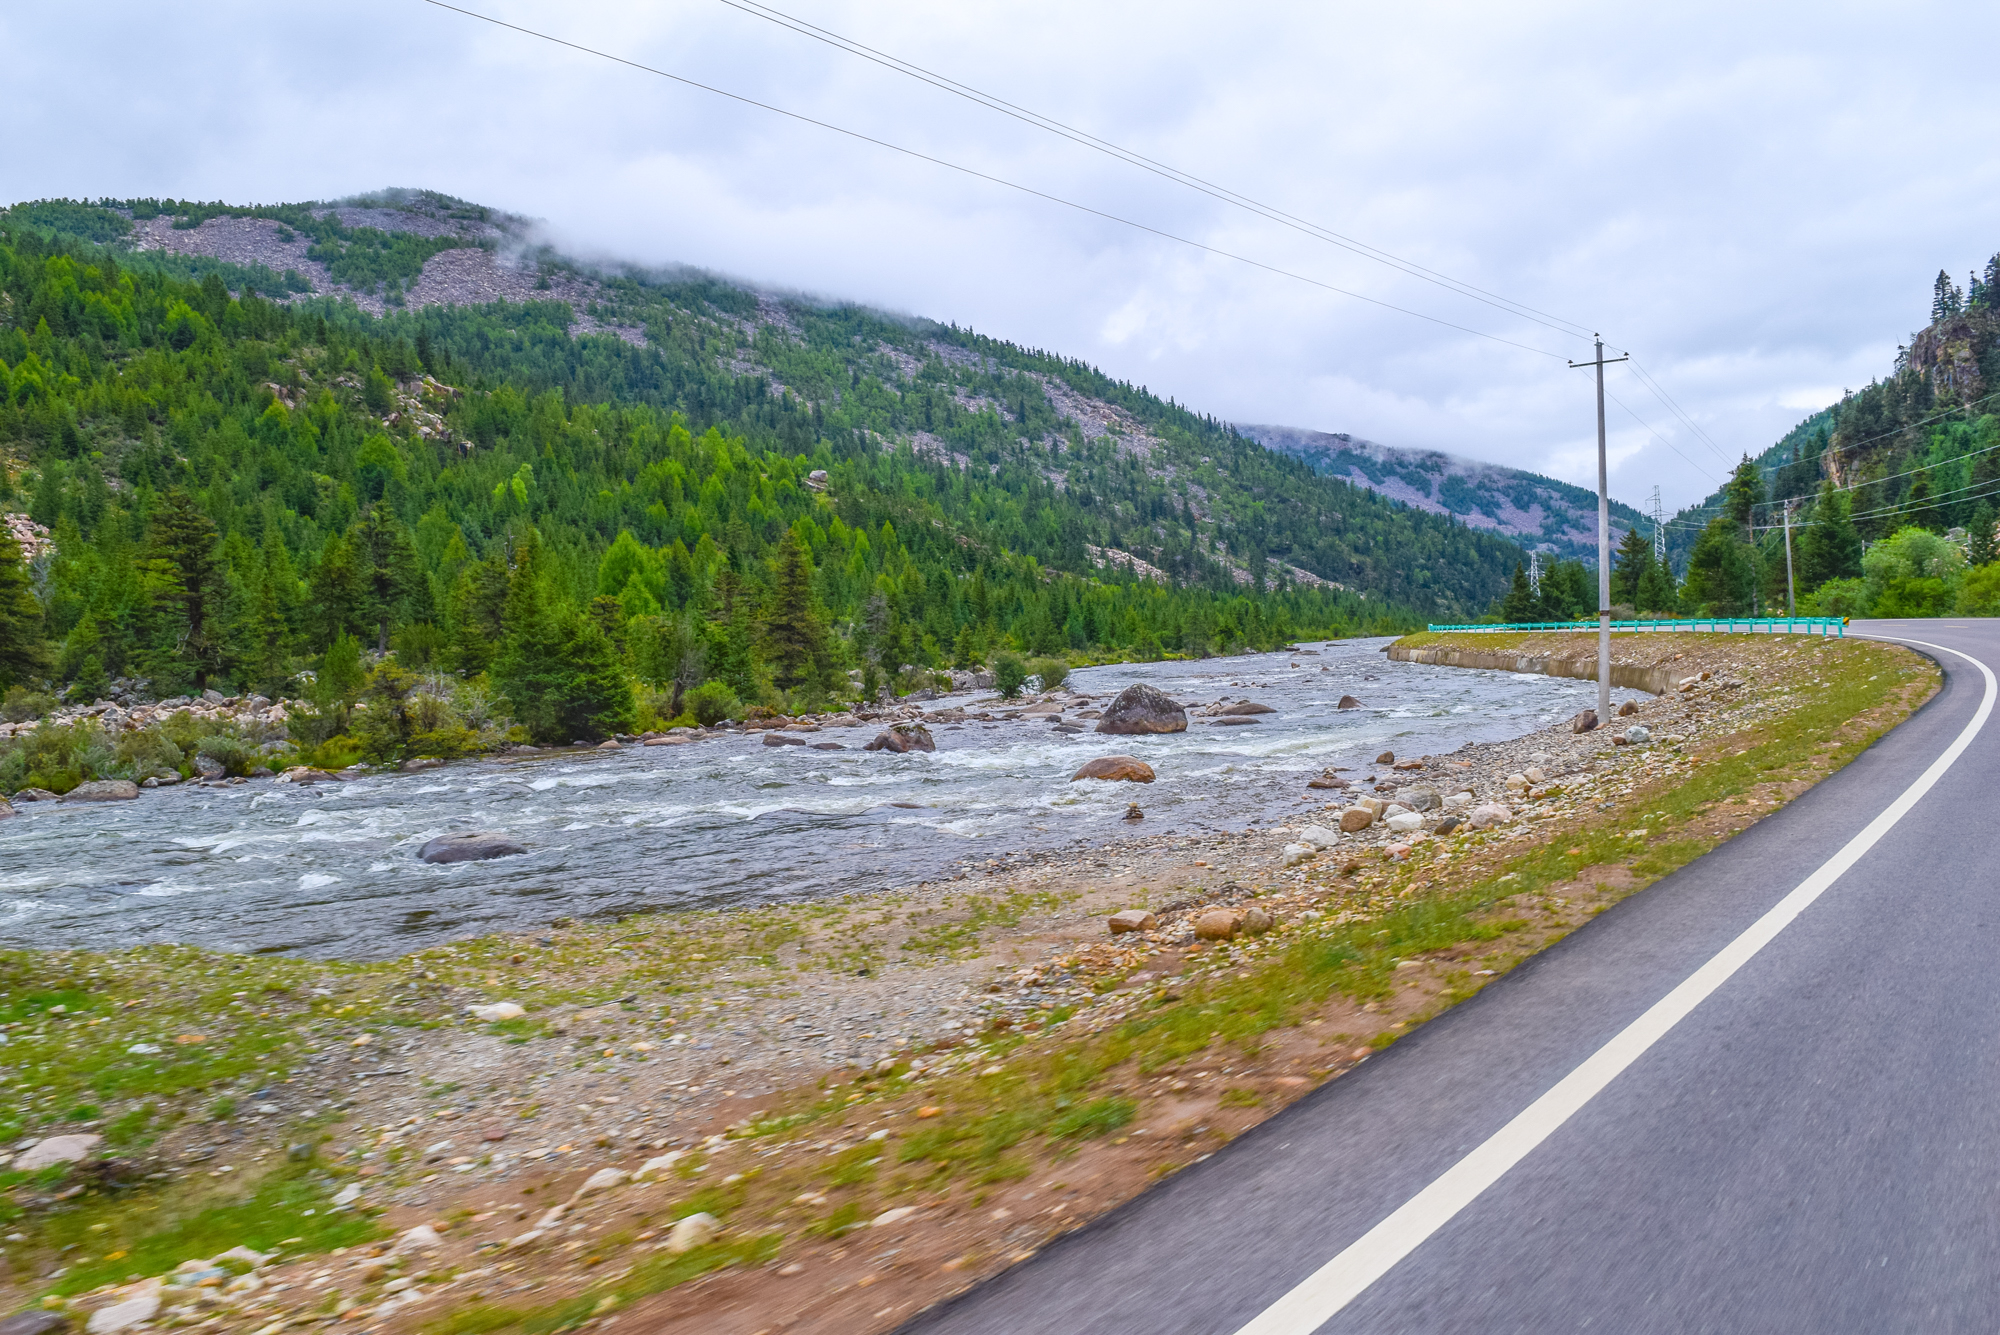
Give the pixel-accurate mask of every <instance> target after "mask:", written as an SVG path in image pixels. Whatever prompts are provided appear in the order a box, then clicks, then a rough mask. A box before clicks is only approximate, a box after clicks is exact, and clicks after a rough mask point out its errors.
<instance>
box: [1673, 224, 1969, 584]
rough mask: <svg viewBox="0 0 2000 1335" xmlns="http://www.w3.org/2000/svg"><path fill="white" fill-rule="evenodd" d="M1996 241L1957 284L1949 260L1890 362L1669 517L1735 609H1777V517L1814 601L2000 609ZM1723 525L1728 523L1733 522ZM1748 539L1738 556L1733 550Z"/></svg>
mask: <svg viewBox="0 0 2000 1335" xmlns="http://www.w3.org/2000/svg"><path fill="white" fill-rule="evenodd" d="M1996 409H2000V255H1996V256H1995V257H1994V258H1993V259H1992V260H1991V261H1989V262H1988V264H1987V266H1986V270H1985V274H1984V276H1983V277H1982V276H1980V275H1974V276H1973V277H1972V278H1971V280H1970V282H1969V284H1968V286H1967V287H1965V288H1960V287H1959V286H1958V285H1957V284H1956V283H1954V282H1953V281H1952V280H1951V279H1950V278H1949V276H1947V275H1945V274H1943V273H1940V274H1939V275H1938V276H1937V281H1936V283H1935V284H1934V285H1933V287H1932V291H1931V301H1930V322H1929V323H1928V324H1927V325H1926V326H1925V327H1924V328H1923V329H1921V330H1919V331H1917V333H1915V334H1914V335H1912V336H1911V340H1910V342H1909V344H1908V345H1907V346H1904V347H1900V348H1899V349H1898V350H1897V357H1896V364H1895V366H1894V367H1893V368H1892V369H1891V370H1890V372H1889V374H1888V375H1887V376H1886V377H1885V378H1883V379H1881V380H1876V381H1872V382H1870V383H1869V385H1868V386H1867V387H1866V388H1864V389H1861V390H1857V391H1854V392H1852V393H1849V394H1847V395H1846V396H1845V397H1843V398H1842V399H1841V400H1840V402H1838V403H1835V404H1832V405H1830V406H1829V407H1827V408H1824V409H1822V410H1821V411H1819V412H1817V413H1814V414H1813V415H1812V416H1810V417H1808V418H1807V419H1806V420H1805V421H1803V422H1801V423H1800V424H1799V425H1798V426H1796V427H1794V428H1793V429H1792V430H1791V431H1790V432H1788V433H1786V435H1785V437H1784V438H1783V439H1782V440H1780V441H1779V442H1778V443H1777V444H1775V445H1773V446H1771V447H1770V448H1769V449H1767V450H1765V451H1763V452H1762V453H1761V454H1759V455H1758V456H1757V457H1756V458H1754V459H1751V458H1747V457H1746V458H1745V459H1744V461H1743V463H1742V464H1741V465H1739V467H1738V468H1737V470H1736V475H1735V476H1734V477H1733V478H1732V480H1731V481H1730V483H1729V484H1728V485H1727V486H1725V487H1724V488H1723V489H1722V490H1720V491H1718V492H1716V493H1715V494H1714V495H1712V496H1709V497H1708V498H1706V499H1705V500H1704V501H1703V502H1702V503H1701V504H1700V505H1697V506H1693V507H1690V508H1689V509H1688V510H1685V511H1683V512H1682V513H1681V514H1679V515H1677V516H1675V520H1674V522H1673V525H1672V527H1671V529H1670V532H1671V550H1672V552H1673V553H1674V555H1675V558H1676V559H1678V560H1680V561H1682V562H1683V563H1684V565H1685V566H1686V568H1687V569H1688V570H1689V571H1690V574H1691V575H1692V573H1693V572H1694V571H1696V570H1700V571H1701V575H1700V579H1699V580H1698V583H1699V585H1700V587H1702V588H1703V589H1705V590H1710V591H1712V592H1713V593H1714V594H1716V595H1717V596H1716V597H1713V598H1709V599H1706V600H1705V601H1707V602H1709V603H1712V604H1718V605H1724V610H1727V607H1739V608H1741V609H1742V610H1748V609H1749V608H1750V607H1751V606H1753V605H1757V606H1763V607H1767V608H1771V607H1782V606H1783V603H1784V598H1785V592H1786V575H1785V559H1784V538H1783V525H1782V521H1783V515H1784V511H1785V509H1786V508H1787V507H1788V506H1789V508H1790V509H1791V512H1792V530H1793V539H1794V551H1793V582H1794V584H1795V586H1796V588H1797V590H1798V591H1799V593H1801V594H1803V595H1805V596H1806V601H1807V605H1808V607H1809V608H1810V609H1811V610H1819V611H1827V612H1839V613H1843V614H1849V615H1854V614H1861V613H1864V612H1865V613H1869V614H1873V615H1883V616H1923V615H1938V614H1944V613H1950V612H1954V611H1956V612H1958V613H1960V614H1969V615H1993V614H1995V613H1996V612H2000V566H1996V565H1995V564H1994V556H1995V542H1994V525H1995V515H1996V510H1997V509H2000V412H1996ZM1725 530H1726V532H1725ZM1738 546H1741V547H1743V548H1744V549H1745V551H1746V552H1747V553H1748V555H1747V557H1746V558H1744V559H1738V558H1737V557H1736V556H1733V555H1732V550H1733V549H1734V548H1735V547H1738Z"/></svg>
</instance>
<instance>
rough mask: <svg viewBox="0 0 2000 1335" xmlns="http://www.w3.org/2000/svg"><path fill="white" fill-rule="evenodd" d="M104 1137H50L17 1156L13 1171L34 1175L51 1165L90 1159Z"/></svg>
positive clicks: (86, 1135) (79, 1135)
mask: <svg viewBox="0 0 2000 1335" xmlns="http://www.w3.org/2000/svg"><path fill="white" fill-rule="evenodd" d="M103 1139H104V1137H102V1136H97V1135H89V1134H78V1135H72V1136H50V1137H49V1138H48V1139H47V1140H39V1141H36V1142H35V1143H34V1144H33V1145H31V1146H29V1147H28V1148H27V1149H25V1150H22V1151H21V1153H20V1154H18V1155H16V1156H15V1158H14V1163H13V1170H14V1171H15V1172H17V1173H34V1172H39V1171H40V1170H42V1169H44V1168H47V1167H48V1166H49V1165H51V1164H59V1163H75V1162H77V1161H78V1160H80V1159H88V1158H89V1157H90V1152H91V1151H92V1150H94V1149H96V1148H97V1146H98V1144H99V1142H101V1141H102V1140H103Z"/></svg>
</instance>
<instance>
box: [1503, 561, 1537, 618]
mask: <svg viewBox="0 0 2000 1335" xmlns="http://www.w3.org/2000/svg"><path fill="white" fill-rule="evenodd" d="M1500 619H1501V620H1502V621H1504V622H1507V623H1508V624H1510V625H1520V624H1523V623H1526V622H1533V621H1540V620H1541V619H1542V605H1541V601H1540V600H1539V599H1538V598H1536V597H1535V591H1534V590H1533V589H1531V588H1529V587H1528V570H1527V567H1526V566H1524V565H1522V564H1521V563H1520V562H1519V561H1516V562H1515V563H1514V582H1513V583H1512V584H1511V585H1509V586H1508V588H1507V596H1506V597H1505V598H1503V599H1501V600H1500Z"/></svg>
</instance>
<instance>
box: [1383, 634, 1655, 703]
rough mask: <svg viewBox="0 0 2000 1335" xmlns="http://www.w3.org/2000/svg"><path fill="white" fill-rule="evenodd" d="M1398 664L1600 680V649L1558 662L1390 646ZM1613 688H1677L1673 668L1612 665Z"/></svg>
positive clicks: (1505, 654)
mask: <svg viewBox="0 0 2000 1335" xmlns="http://www.w3.org/2000/svg"><path fill="white" fill-rule="evenodd" d="M1383 652H1384V653H1386V654H1388V655H1389V657H1390V659H1391V660H1393V661H1395V662H1398V663H1435V664H1437V665H1438V666H1440V667H1462V668H1490V669H1492V670H1494V671H1498V672H1534V673H1539V674H1540V675H1542V676H1544V677H1574V678H1576V679H1577V680H1579V681H1596V680H1597V646H1596V645H1594V644H1593V645H1592V646H1591V647H1590V653H1589V654H1588V656H1586V657H1581V658H1579V657H1574V656H1570V657H1564V658H1557V657H1555V656H1553V655H1551V654H1524V653H1510V652H1507V651H1505V650H1498V651H1493V650H1483V649H1443V648H1435V649H1405V648H1402V647H1400V646H1398V645H1393V644H1392V645H1390V646H1389V647H1388V648H1387V649H1386V650H1384V651H1383ZM1611 684H1612V685H1613V686H1623V687H1626V688H1627V689H1629V690H1634V691H1650V692H1652V693H1653V694H1654V695H1665V694H1666V693H1667V692H1668V691H1670V690H1672V689H1673V687H1674V674H1673V670H1672V669H1671V668H1670V667H1664V666H1662V667H1641V666H1639V665H1638V664H1636V663H1620V662H1618V661H1617V660H1616V659H1614V660H1613V661H1612V664H1611Z"/></svg>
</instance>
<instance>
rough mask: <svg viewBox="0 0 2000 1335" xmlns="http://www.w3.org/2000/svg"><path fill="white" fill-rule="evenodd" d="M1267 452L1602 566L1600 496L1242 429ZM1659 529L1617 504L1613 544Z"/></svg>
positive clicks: (1356, 441)
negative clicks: (1633, 533) (1631, 532)
mask: <svg viewBox="0 0 2000 1335" xmlns="http://www.w3.org/2000/svg"><path fill="white" fill-rule="evenodd" d="M1236 429H1237V430H1238V431H1240V432H1242V433H1243V434H1244V435H1245V436H1247V437H1249V438H1250V439H1251V440H1254V441H1256V442H1257V443H1258V444H1260V445H1263V446H1264V447H1266V448H1267V449H1272V450H1277V451H1279V452H1281V453H1284V454H1289V455H1292V456H1294V457H1296V458H1299V459H1303V460H1305V461H1306V462H1307V463H1309V464H1311V465H1312V466H1313V469H1314V471H1316V472H1319V473H1321V474H1324V475H1325V476H1328V477H1337V478H1341V479H1342V480H1344V481H1348V482H1351V483H1353V484H1354V485H1355V486H1357V487H1366V488H1367V489H1369V490H1370V491H1373V492H1376V493H1378V494H1380V495H1383V496H1387V497H1389V498H1390V499H1391V500H1396V501H1401V502H1402V503H1403V504H1405V505H1410V506H1415V507H1416V508H1417V509H1419V510H1428V511H1429V512H1431V513H1432V514H1449V515H1452V516H1454V517H1456V518H1457V519H1458V520H1459V521H1460V522H1462V523H1464V524H1466V525H1467V526H1468V527H1471V528H1475V529H1479V530H1481V531H1483V532H1488V533H1495V534H1499V535H1502V536H1505V537H1509V538H1513V539H1515V540H1516V541H1518V542H1519V543H1520V544H1521V545H1522V546H1523V547H1526V548H1529V549H1531V550H1535V549H1539V550H1541V551H1544V552H1548V553H1551V554H1553V555H1555V556H1557V557H1561V558H1574V559H1578V560H1582V561H1584V562H1586V563H1587V564H1593V565H1594V564H1595V563H1596V561H1597V496H1596V493H1594V492H1592V491H1589V490H1587V489H1585V488H1583V487H1578V486H1574V485H1572V484H1570V483H1567V482H1558V481H1556V480H1555V479H1554V478H1551V477H1544V476H1542V475H1541V474H1540V473H1530V472H1527V471H1526V470H1524V469H1519V468H1509V467H1506V466H1505V465H1503V464H1492V463H1486V462H1484V461H1482V460H1478V459H1468V458H1465V457H1463V456H1461V455H1456V454H1447V453H1445V452H1444V451H1442V450H1416V449H1406V448H1403V447H1401V446H1396V445H1382V444H1378V443H1377V442H1375V441H1372V440H1363V439H1362V438H1360V437H1359V436H1352V435H1349V434H1347V433H1346V432H1328V431H1310V430H1306V429H1304V428H1300V427H1290V426H1266V425H1259V424H1254V423H1241V422H1239V423H1237V424H1236ZM1635 526H1636V527H1638V529H1639V530H1640V531H1641V532H1642V533H1650V532H1651V531H1652V521H1651V520H1650V519H1648V518H1646V517H1645V516H1644V515H1642V514H1640V513H1639V511H1637V510H1635V509H1633V508H1632V507H1631V506H1629V505H1626V504H1623V503H1622V502H1620V501H1617V500H1613V501H1612V502H1611V529H1612V536H1611V543H1612V545H1613V546H1614V547H1615V546H1617V544H1618V541H1619V539H1620V538H1622V537H1623V536H1624V535H1625V532H1626V531H1627V530H1628V529H1631V528H1633V527H1635Z"/></svg>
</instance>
